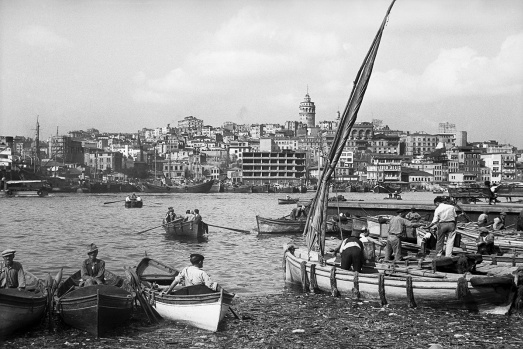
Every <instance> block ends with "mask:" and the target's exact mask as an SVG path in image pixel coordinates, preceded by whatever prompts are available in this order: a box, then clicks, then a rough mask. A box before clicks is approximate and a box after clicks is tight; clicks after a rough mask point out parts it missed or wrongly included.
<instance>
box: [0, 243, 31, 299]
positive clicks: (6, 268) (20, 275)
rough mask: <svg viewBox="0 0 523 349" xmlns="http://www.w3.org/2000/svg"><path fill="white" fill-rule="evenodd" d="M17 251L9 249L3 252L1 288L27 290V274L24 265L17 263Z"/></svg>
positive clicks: (0, 264) (0, 273)
mask: <svg viewBox="0 0 523 349" xmlns="http://www.w3.org/2000/svg"><path fill="white" fill-rule="evenodd" d="M15 253H16V251H15V250H13V249H7V250H4V251H3V252H2V258H3V259H4V261H3V262H1V263H0V288H18V290H23V289H25V274H24V268H22V264H21V263H19V262H15V261H14V260H13V259H14V258H15Z"/></svg>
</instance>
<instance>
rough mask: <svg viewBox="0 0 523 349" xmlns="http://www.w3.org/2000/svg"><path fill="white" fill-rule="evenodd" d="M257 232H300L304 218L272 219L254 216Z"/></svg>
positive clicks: (303, 226)
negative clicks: (294, 219)
mask: <svg viewBox="0 0 523 349" xmlns="http://www.w3.org/2000/svg"><path fill="white" fill-rule="evenodd" d="M256 222H257V224H258V234H301V233H303V229H304V228H305V223H306V221H305V220H296V221H293V220H290V219H272V218H264V217H260V216H256Z"/></svg>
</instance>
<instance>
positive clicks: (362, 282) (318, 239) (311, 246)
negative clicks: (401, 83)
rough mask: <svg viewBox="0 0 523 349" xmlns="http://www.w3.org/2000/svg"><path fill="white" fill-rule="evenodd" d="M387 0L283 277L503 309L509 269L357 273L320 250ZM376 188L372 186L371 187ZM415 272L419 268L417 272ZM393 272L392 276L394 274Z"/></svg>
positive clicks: (408, 300) (329, 287) (441, 303)
mask: <svg viewBox="0 0 523 349" xmlns="http://www.w3.org/2000/svg"><path fill="white" fill-rule="evenodd" d="M394 2H395V1H392V3H391V5H390V6H389V8H388V11H387V14H386V16H385V18H384V19H383V21H382V24H381V27H380V29H379V31H378V33H377V34H376V37H375V39H374V41H373V43H372V45H371V48H370V50H369V52H368V53H367V55H366V56H365V60H364V62H363V64H362V66H361V68H360V69H359V71H358V74H357V76H356V79H355V81H354V84H353V89H352V92H351V94H350V97H349V100H348V103H347V106H346V107H345V109H344V112H343V114H342V115H341V117H340V121H339V126H338V129H337V133H336V134H335V135H334V139H333V141H332V144H331V146H330V152H329V154H328V156H327V158H326V163H327V164H329V166H325V167H324V168H323V170H322V172H321V175H320V178H319V180H318V183H319V187H318V190H317V191H316V194H315V197H314V200H313V201H312V204H311V208H310V210H309V215H308V216H307V222H306V227H305V230H304V235H305V243H306V248H304V249H296V248H295V247H294V246H287V245H286V246H284V256H283V258H284V260H283V267H284V275H285V281H286V282H289V283H294V284H301V285H302V288H303V290H304V291H308V290H320V291H324V292H329V293H332V294H334V295H338V294H340V293H341V294H342V295H344V296H349V295H352V296H355V297H358V298H376V299H379V300H380V301H381V304H383V305H384V304H387V302H388V301H387V297H390V300H391V302H392V301H393V300H392V298H394V301H395V302H400V303H405V304H407V305H409V306H411V307H415V306H416V305H417V304H423V305H427V306H433V307H436V308H460V309H462V308H465V309H469V310H475V311H482V312H489V313H496V314H507V313H508V311H509V310H510V308H511V306H512V304H513V301H514V297H515V289H516V287H515V286H517V285H515V277H514V275H513V274H512V271H511V270H506V273H503V274H501V273H500V274H497V275H496V276H472V275H469V274H468V273H467V274H456V273H437V274H436V272H434V271H428V270H426V271H423V270H417V271H416V273H411V272H410V271H411V270H410V269H409V268H408V267H405V268H404V270H402V272H401V273H399V272H398V271H397V270H395V269H396V268H392V270H389V271H387V272H384V271H383V270H379V269H378V268H377V267H376V266H375V265H372V264H368V266H367V267H364V269H363V270H362V272H361V273H358V272H356V271H352V270H342V269H340V268H337V266H336V265H335V264H330V263H331V259H329V255H326V254H325V226H326V219H327V215H326V208H327V205H328V193H329V186H330V185H331V183H332V181H333V177H334V172H335V169H336V166H337V164H338V162H339V159H340V157H341V155H342V152H343V149H344V148H345V144H346V143H347V140H348V139H349V137H350V135H351V133H352V126H353V125H354V123H355V122H356V119H357V114H358V111H359V109H360V106H361V103H362V101H363V97H364V94H365V91H366V89H367V86H368V83H369V80H370V76H371V73H372V69H373V66H374V60H375V58H376V54H377V51H378V47H379V43H380V41H381V37H382V33H383V30H384V28H385V25H386V23H387V22H388V17H389V14H390V10H391V9H392V6H393V5H394ZM375 192H376V190H375ZM418 273H422V274H421V275H419V274H418ZM396 275H397V276H396Z"/></svg>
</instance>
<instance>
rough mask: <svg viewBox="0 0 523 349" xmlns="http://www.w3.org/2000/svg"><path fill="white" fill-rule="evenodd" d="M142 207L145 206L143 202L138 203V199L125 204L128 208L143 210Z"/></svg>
mask: <svg viewBox="0 0 523 349" xmlns="http://www.w3.org/2000/svg"><path fill="white" fill-rule="evenodd" d="M142 206H143V201H142V200H140V201H138V200H136V199H135V200H133V199H131V201H126V202H125V207H126V208H142Z"/></svg>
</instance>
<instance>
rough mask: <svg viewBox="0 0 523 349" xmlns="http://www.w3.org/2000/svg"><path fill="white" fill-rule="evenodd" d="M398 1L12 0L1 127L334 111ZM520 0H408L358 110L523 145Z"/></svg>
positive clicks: (2, 20)
mask: <svg viewBox="0 0 523 349" xmlns="http://www.w3.org/2000/svg"><path fill="white" fill-rule="evenodd" d="M389 4H390V1H389V0H361V1H360V0H321V1H320V0H300V1H290V0H279V1H276V0H263V1H261V0H258V1H256V0H241V1H233V0H192V1H181V0H148V1H147V0H142V1H139V0H135V1H131V0H128V1H123V0H106V1H97V0H75V1H67V0H56V1H51V0H37V1H29V0H0V135H3V136H7V135H10V136H15V135H20V136H30V137H34V133H35V125H36V120H37V118H38V120H39V123H40V127H41V129H40V131H41V133H40V137H41V139H46V138H48V137H49V136H51V135H54V134H57V133H59V134H66V133H67V132H68V131H72V130H86V129H89V128H96V129H98V130H100V131H101V132H137V131H138V130H140V129H142V128H144V127H147V128H155V127H165V126H166V125H167V124H170V125H171V126H176V125H177V122H178V121H179V120H182V119H183V118H184V117H186V116H190V115H192V116H195V117H197V118H199V119H203V120H204V123H205V124H206V125H213V126H221V125H222V124H223V123H224V122H225V121H232V122H236V123H240V124H244V123H281V124H283V123H284V122H285V121H287V120H299V104H300V102H302V101H303V100H304V97H305V94H306V93H307V91H308V93H309V95H310V97H311V99H312V101H313V102H314V103H315V105H316V122H318V121H323V120H334V119H335V118H336V113H337V111H338V110H343V109H344V106H345V104H346V103H347V100H348V97H349V95H350V91H351V89H352V81H353V80H354V78H355V76H356V73H357V71H358V69H359V67H360V65H361V63H362V61H363V59H364V57H365V55H366V53H367V51H368V49H369V47H370V44H371V42H372V40H373V38H374V36H375V34H376V32H377V31H378V28H379V26H380V24H381V21H382V19H383V17H384V16H385V13H386V10H387V8H388V6H389ZM522 86H523V1H520V0H495V1H494V0H488V1H487V0H461V1H455V0H423V1H421V0H397V2H396V4H395V5H394V7H393V9H392V11H391V14H390V17H389V21H388V24H387V27H386V28H385V32H384V35H383V38H382V41H381V46H380V49H379V52H378V55H377V59H376V63H375V66H374V72H373V75H372V77H371V80H370V83H369V87H368V90H367V94H366V95H365V98H364V100H363V104H362V106H361V109H360V112H359V116H358V121H372V119H379V120H383V124H386V125H389V127H390V128H392V129H401V130H405V131H411V132H416V131H425V132H427V133H436V132H438V131H439V128H438V125H439V123H442V122H449V123H451V124H455V125H456V129H457V130H458V131H467V132H468V140H469V141H482V140H490V139H494V140H497V141H499V142H501V143H510V144H512V145H514V146H517V147H520V148H523V137H521V134H522V132H523V88H522Z"/></svg>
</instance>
